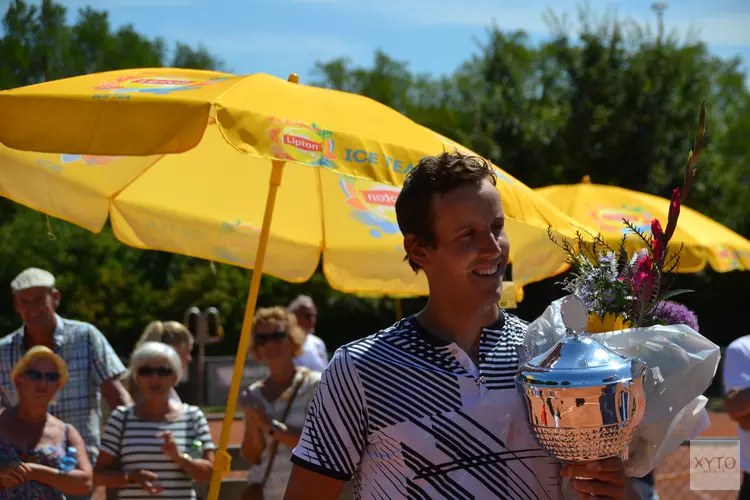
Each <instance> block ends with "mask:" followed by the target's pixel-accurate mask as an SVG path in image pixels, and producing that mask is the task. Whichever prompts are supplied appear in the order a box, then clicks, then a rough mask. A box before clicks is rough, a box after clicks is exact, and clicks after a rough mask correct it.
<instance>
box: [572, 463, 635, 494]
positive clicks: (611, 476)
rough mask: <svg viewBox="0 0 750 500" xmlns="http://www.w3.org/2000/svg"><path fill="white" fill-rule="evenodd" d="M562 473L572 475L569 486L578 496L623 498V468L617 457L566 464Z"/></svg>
mask: <svg viewBox="0 0 750 500" xmlns="http://www.w3.org/2000/svg"><path fill="white" fill-rule="evenodd" d="M562 475H563V476H571V477H572V479H571V481H570V486H571V487H572V488H573V490H575V492H576V493H577V494H578V496H579V498H613V499H616V500H623V499H624V498H625V480H626V478H625V470H624V467H623V465H622V461H621V460H620V459H619V458H608V459H606V460H597V461H596V462H588V463H584V464H567V465H565V466H564V467H563V470H562Z"/></svg>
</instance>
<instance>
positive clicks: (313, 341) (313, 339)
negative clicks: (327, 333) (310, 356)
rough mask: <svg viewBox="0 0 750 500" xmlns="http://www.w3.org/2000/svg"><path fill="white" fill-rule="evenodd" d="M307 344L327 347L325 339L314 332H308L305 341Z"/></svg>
mask: <svg viewBox="0 0 750 500" xmlns="http://www.w3.org/2000/svg"><path fill="white" fill-rule="evenodd" d="M305 344H309V345H312V346H323V347H325V345H326V343H325V342H324V341H323V339H321V338H320V337H318V336H317V335H315V334H314V333H308V334H307V340H306V341H305Z"/></svg>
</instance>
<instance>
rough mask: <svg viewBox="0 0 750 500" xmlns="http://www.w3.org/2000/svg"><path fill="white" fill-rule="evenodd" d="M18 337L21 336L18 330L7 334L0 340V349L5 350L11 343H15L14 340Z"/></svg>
mask: <svg viewBox="0 0 750 500" xmlns="http://www.w3.org/2000/svg"><path fill="white" fill-rule="evenodd" d="M19 335H21V329H20V328H19V329H18V330H16V331H14V332H12V333H9V334H8V335H6V336H5V337H3V338H0V349H7V348H9V347H10V346H12V345H13V342H15V340H16V338H18V336H19Z"/></svg>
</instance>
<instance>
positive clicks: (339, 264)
mask: <svg viewBox="0 0 750 500" xmlns="http://www.w3.org/2000/svg"><path fill="white" fill-rule="evenodd" d="M293 76H294V75H293ZM296 81H297V79H296V78H293V77H290V82H285V81H283V80H279V79H277V78H274V77H271V76H268V75H251V76H247V77H237V76H234V75H230V74H226V73H215V72H201V71H193V70H177V69H163V68H162V69H152V70H126V71H118V72H111V73H106V74H96V75H86V76H81V77H75V78H70V79H66V80H59V81H53V82H46V83H43V84H38V85H34V86H29V87H24V88H20V89H14V90H10V91H5V92H0V116H3V120H2V122H0V143H3V144H5V145H6V146H8V147H12V148H15V149H22V150H26V151H40V152H44V153H50V154H52V157H44V158H32V157H23V158H22V157H19V156H18V153H17V152H13V151H10V150H6V151H5V152H6V153H7V158H8V165H9V166H8V167H7V168H4V171H3V175H2V177H1V178H0V182H1V183H2V184H0V189H1V190H2V193H4V194H5V195H7V196H8V197H10V198H12V199H15V200H16V201H19V202H21V203H25V204H27V205H29V206H32V207H34V208H37V209H39V210H42V211H46V212H47V213H50V214H51V215H56V216H57V215H59V216H61V217H63V218H66V219H68V220H70V221H71V222H78V219H77V214H78V215H81V214H83V215H82V218H81V219H80V220H81V221H84V222H85V223H86V224H89V225H91V226H93V227H94V229H95V230H96V225H97V224H103V222H104V221H105V220H106V217H107V210H106V208H107V207H108V208H109V216H110V217H111V220H112V225H113V228H114V230H115V233H116V235H117V237H118V238H119V239H120V240H122V241H124V242H125V243H127V244H130V245H133V246H137V247H142V248H152V249H159V250H166V251H172V252H178V253H183V254H187V255H192V256H196V257H203V258H208V259H212V260H218V261H223V262H229V263H232V264H237V265H243V266H245V267H253V268H255V269H256V271H258V272H256V273H254V274H253V279H252V282H251V285H250V293H249V296H248V303H247V307H246V310H245V318H244V321H243V327H242V334H241V336H240V341H239V345H238V356H237V360H236V362H235V376H234V377H233V380H232V385H231V387H230V395H229V401H228V402H227V411H226V417H225V422H224V429H225V431H226V432H225V431H223V432H222V435H221V439H220V441H219V450H218V452H217V459H216V464H215V472H214V476H213V478H212V482H211V490H210V494H209V498H211V499H212V500H215V499H216V497H217V495H218V488H219V487H220V481H221V477H222V476H223V475H225V474H226V473H227V472H228V470H229V455H228V454H227V453H226V448H227V445H228V439H229V433H228V429H229V428H230V426H231V420H232V416H233V413H234V410H235V408H236V399H237V395H238V393H239V383H240V379H241V377H240V375H241V373H242V367H243V365H244V360H245V356H246V353H247V346H248V342H249V339H250V324H251V320H252V316H253V314H254V312H255V305H256V302H257V296H258V290H259V287H260V276H261V274H262V272H263V271H267V272H269V273H270V274H275V275H276V276H279V277H283V278H285V279H288V280H290V281H303V280H304V279H306V278H307V277H308V276H309V275H310V274H311V273H312V272H313V271H314V268H315V264H316V263H317V261H318V258H319V255H320V251H321V248H323V249H324V270H325V273H326V276H327V277H328V279H329V281H331V284H332V285H334V286H337V287H339V288H341V289H346V290H348V291H375V290H377V291H380V292H384V293H389V292H391V291H395V292H399V293H424V292H426V287H425V283H424V281H423V277H422V276H421V275H418V276H415V275H414V274H412V273H411V271H409V270H408V267H407V266H405V265H403V263H400V261H401V258H402V253H403V250H402V249H401V248H400V243H401V241H400V237H399V236H398V229H397V226H396V224H395V212H394V207H393V203H394V201H395V197H396V195H397V193H398V189H397V188H398V186H400V185H401V184H402V182H403V179H404V176H405V174H406V173H407V172H408V171H409V170H410V169H411V167H412V165H414V164H415V163H416V162H417V161H418V160H419V159H420V158H421V157H422V156H424V155H427V154H436V153H439V152H440V151H442V150H445V149H448V147H449V146H451V143H450V141H448V140H447V139H445V138H444V137H442V136H440V135H438V134H435V133H434V132H432V131H430V130H428V129H426V128H424V127H421V126H420V125H418V124H416V123H414V122H412V121H411V120H409V119H408V118H406V117H405V116H403V115H401V114H400V113H398V112H396V111H394V110H392V109H390V108H388V107H386V106H383V105H382V104H379V103H377V102H375V101H372V100H370V99H367V98H364V97H361V96H356V95H352V94H346V93H343V92H336V91H332V90H327V89H320V88H314V87H305V86H299V85H295V83H296ZM199 144H203V147H196V146H198V145H199ZM227 144H229V147H227ZM60 151H67V152H68V154H67V155H58V156H59V158H57V157H55V153H56V152H60ZM177 153H182V154H177ZM243 153H244V154H243ZM163 154H164V155H165V156H154V155H163ZM76 155H79V156H76ZM91 155H99V156H101V155H118V156H124V158H120V157H114V158H113V157H108V158H100V157H96V156H91ZM24 158H26V159H28V160H30V161H31V164H32V167H31V168H23V169H22V170H19V168H18V167H19V166H21V165H25V164H24V162H23V160H24ZM260 158H265V160H261V159H260ZM269 160H270V161H269ZM139 162H140V163H139ZM118 165H122V168H118V167H117V166H118ZM285 165H286V169H287V172H288V174H287V176H286V177H287V180H286V181H285V182H284V183H283V185H282V175H283V171H284V166H285ZM303 166H306V167H308V168H307V169H306V170H305V168H303ZM310 166H314V167H323V168H316V169H312V168H309V167H310ZM97 168H101V169H103V170H110V171H109V172H107V173H102V172H97V173H96V174H94V173H91V172H92V169H97ZM114 170H120V171H121V172H120V174H118V176H110V175H109V174H110V173H111V171H114ZM32 171H33V172H32ZM76 172H77V173H76ZM498 172H499V173H502V172H501V171H500V170H499V169H498ZM27 173H28V175H29V176H31V177H33V176H36V179H37V180H38V182H39V183H38V184H33V183H32V184H29V183H28V178H25V177H24V175H26V174H27ZM55 174H56V175H57V176H56V175H55ZM130 174H132V176H131V177H130V178H128V175H130ZM45 175H46V177H45ZM344 176H345V177H344ZM31 177H30V178H31ZM78 177H85V178H86V180H85V181H80V180H79V181H80V182H79V181H77V180H76V179H78ZM105 178H106V179H105ZM76 182H79V183H80V193H83V194H84V195H85V196H84V198H82V199H81V200H83V201H81V200H78V201H77V200H74V199H72V198H71V199H67V198H66V199H63V198H61V197H60V198H58V196H62V194H61V193H78V192H79V191H78V189H79V188H76V187H74V186H75V185H76ZM266 183H267V186H268V188H266ZM40 186H46V187H47V190H46V191H42V190H41V189H39V187H40ZM316 186H317V187H318V190H317V191H318V192H319V196H318V198H317V199H315V196H314V193H316V189H315V187H316ZM521 186H522V184H520V183H518V182H517V180H515V179H513V178H511V177H510V176H507V175H505V176H501V182H500V183H499V190H500V193H501V196H503V198H504V201H505V209H506V215H507V217H508V221H507V227H508V232H509V234H510V237H511V238H512V239H513V245H514V250H513V252H514V254H512V255H511V258H512V259H514V267H517V268H518V269H529V270H528V271H527V274H525V275H524V276H523V278H524V280H525V281H526V282H531V281H534V280H536V279H541V278H543V277H546V276H548V275H550V274H551V273H554V272H557V271H559V270H560V269H561V268H562V267H563V264H562V259H563V258H564V256H563V255H561V253H560V252H559V251H557V250H556V249H555V248H554V247H553V246H551V244H550V243H549V242H548V241H547V238H546V227H547V226H548V225H551V226H553V227H554V228H556V229H557V230H559V231H562V233H563V234H567V235H571V234H572V228H573V227H574V226H575V223H574V222H573V221H572V220H571V219H569V218H567V217H566V216H564V215H562V214H561V213H560V212H558V211H556V210H554V208H553V207H551V206H550V205H549V204H548V203H545V202H544V201H543V200H541V199H540V198H539V197H538V196H535V195H534V193H533V192H531V190H529V189H528V188H525V187H521ZM266 189H268V191H267V193H266ZM310 193H313V196H312V197H311V196H310ZM22 194H25V197H24V196H21V195H22ZM277 197H278V199H279V209H278V210H279V215H278V217H277V219H276V222H274V224H273V225H272V220H273V219H272V216H273V213H274V207H275V205H276V200H277ZM105 199H106V200H107V202H106V203H105V202H104V200H105ZM316 202H317V203H316ZM342 206H343V207H345V208H344V209H343V210H342ZM97 208H98V210H99V211H98V212H96V210H95V209H97ZM352 221H354V222H356V223H357V224H354V223H353V222H352ZM79 223H80V222H79ZM99 227H100V226H99ZM331 228H342V229H340V230H339V229H331ZM267 247H268V248H270V250H271V252H270V254H269V260H268V265H267V266H266V265H265V264H266V263H265V258H266V253H267V252H266V249H267ZM514 256H515V257H514ZM396 262H399V263H400V266H401V267H400V268H396ZM396 269H398V272H396V274H395V275H394V276H395V277H394V276H388V275H387V274H385V272H386V271H387V272H390V271H392V270H396ZM404 284H407V286H403V285H404Z"/></svg>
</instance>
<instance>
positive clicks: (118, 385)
mask: <svg viewBox="0 0 750 500" xmlns="http://www.w3.org/2000/svg"><path fill="white" fill-rule="evenodd" d="M101 389H102V396H104V400H105V401H106V402H107V405H108V406H109V407H110V408H117V407H118V406H133V398H131V397H130V394H129V393H128V391H126V390H125V386H123V385H122V382H120V380H118V379H113V378H111V379H109V380H105V381H104V383H103V384H102V385H101Z"/></svg>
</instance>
